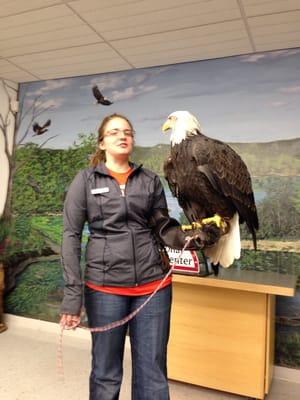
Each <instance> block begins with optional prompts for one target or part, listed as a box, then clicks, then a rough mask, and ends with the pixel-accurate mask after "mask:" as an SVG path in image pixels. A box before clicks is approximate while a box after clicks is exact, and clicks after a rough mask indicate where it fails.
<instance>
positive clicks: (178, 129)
mask: <svg viewBox="0 0 300 400" xmlns="http://www.w3.org/2000/svg"><path fill="white" fill-rule="evenodd" d="M168 129H172V133H171V136H170V142H171V145H172V146H174V144H179V143H181V142H182V141H183V140H184V139H186V138H187V137H188V136H192V135H197V134H198V133H199V132H200V133H201V126H200V124H199V122H198V120H197V118H196V117H194V115H192V114H191V113H189V112H188V111H175V112H173V113H172V114H170V115H169V116H168V119H167V120H166V122H165V123H164V124H163V126H162V131H163V132H165V131H167V130H168Z"/></svg>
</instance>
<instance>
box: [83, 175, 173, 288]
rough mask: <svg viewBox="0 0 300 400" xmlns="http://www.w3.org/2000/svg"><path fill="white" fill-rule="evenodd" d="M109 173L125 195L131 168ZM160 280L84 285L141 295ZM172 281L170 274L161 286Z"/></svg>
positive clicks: (155, 285)
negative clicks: (122, 284) (130, 284)
mask: <svg viewBox="0 0 300 400" xmlns="http://www.w3.org/2000/svg"><path fill="white" fill-rule="evenodd" d="M108 171H109V173H110V175H111V176H112V177H113V178H114V179H115V180H116V181H117V182H118V184H119V185H120V189H121V192H122V196H125V185H126V182H127V179H128V177H129V175H130V174H131V172H132V168H129V170H128V171H126V172H121V173H120V172H115V171H111V170H108ZM161 281H162V279H159V280H156V281H153V282H148V283H144V284H142V285H138V286H132V287H119V286H98V285H94V284H93V283H91V282H86V283H85V284H86V286H88V287H89V288H91V289H94V290H98V291H99V292H104V293H110V294H118V295H123V296H142V295H145V294H150V293H152V292H153V291H154V290H155V289H156V287H157V286H158V285H159V283H160V282H161ZM171 282H172V278H171V276H169V277H168V278H167V279H166V281H165V282H164V283H163V285H162V287H161V288H164V287H166V286H168V285H170V284H171Z"/></svg>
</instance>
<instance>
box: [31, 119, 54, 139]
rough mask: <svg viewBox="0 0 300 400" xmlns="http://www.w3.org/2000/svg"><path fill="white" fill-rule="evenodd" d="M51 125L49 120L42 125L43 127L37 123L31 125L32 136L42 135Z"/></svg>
mask: <svg viewBox="0 0 300 400" xmlns="http://www.w3.org/2000/svg"><path fill="white" fill-rule="evenodd" d="M50 125H51V119H48V121H47V122H46V123H45V124H44V125H39V124H38V123H37V122H35V123H34V124H33V125H32V129H33V131H34V132H35V135H33V136H37V135H42V134H43V133H45V132H47V131H48V129H47V128H48V127H49V126H50Z"/></svg>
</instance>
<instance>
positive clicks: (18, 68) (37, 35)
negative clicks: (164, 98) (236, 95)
mask: <svg viewBox="0 0 300 400" xmlns="http://www.w3.org/2000/svg"><path fill="white" fill-rule="evenodd" d="M293 47H300V0H70V1H63V0H26V1H24V0H0V77H2V78H5V79H10V80H13V81H15V82H28V81H36V80H44V79H52V78H62V77H70V76H79V75H89V74H97V73H102V72H110V71H120V70H128V69H133V68H141V67H150V66H154V65H166V64H174V63H180V62H185V61H195V60H203V59H212V58H219V57H226V56H232V55H238V54H249V53H250V54H253V53H257V52H260V51H267V50H274V49H286V48H293Z"/></svg>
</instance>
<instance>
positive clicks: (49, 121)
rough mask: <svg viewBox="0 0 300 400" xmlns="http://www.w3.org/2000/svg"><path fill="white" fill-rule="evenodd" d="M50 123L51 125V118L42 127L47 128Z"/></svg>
mask: <svg viewBox="0 0 300 400" xmlns="http://www.w3.org/2000/svg"><path fill="white" fill-rule="evenodd" d="M50 125H51V119H48V121H47V122H45V124H44V125H43V126H42V129H44V128H47V127H48V126H50Z"/></svg>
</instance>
